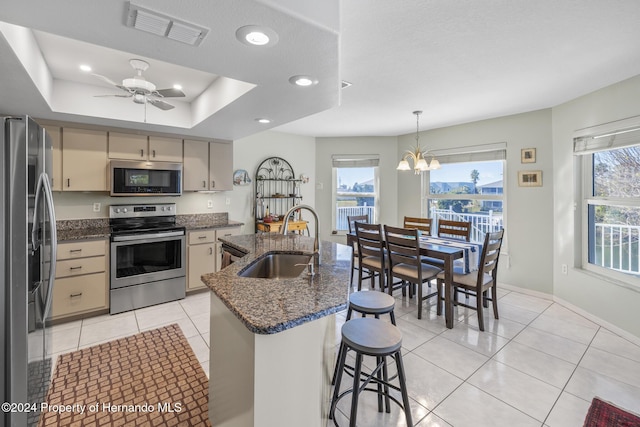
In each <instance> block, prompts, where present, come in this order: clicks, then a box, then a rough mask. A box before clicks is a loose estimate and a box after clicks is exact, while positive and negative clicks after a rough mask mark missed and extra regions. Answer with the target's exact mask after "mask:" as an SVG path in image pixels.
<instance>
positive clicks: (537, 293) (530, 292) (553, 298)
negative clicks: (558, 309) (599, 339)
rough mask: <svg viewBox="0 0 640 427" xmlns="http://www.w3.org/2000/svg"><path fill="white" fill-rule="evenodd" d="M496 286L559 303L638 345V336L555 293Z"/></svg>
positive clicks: (503, 284)
mask: <svg viewBox="0 0 640 427" xmlns="http://www.w3.org/2000/svg"><path fill="white" fill-rule="evenodd" d="M498 287H501V288H504V289H507V290H510V291H514V292H519V293H521V294H525V295H530V296H534V297H538V298H541V299H545V300H548V301H553V302H556V303H558V304H560V305H561V306H563V307H564V308H566V309H568V310H571V311H573V312H575V313H577V314H579V315H580V316H582V317H584V318H586V319H588V320H590V321H592V322H594V323H597V324H598V325H600V326H602V327H603V328H605V329H608V330H609V331H611V332H613V333H614V334H616V335H620V336H621V337H622V338H624V339H626V340H628V341H630V342H632V343H633V344H635V345H637V346H640V337H637V336H635V335H633V334H632V333H630V332H628V331H625V330H624V329H622V328H620V327H619V326H616V325H614V324H612V323H609V322H607V321H606V320H602V319H601V318H599V317H598V316H595V315H593V314H591V313H589V312H588V311H585V310H584V309H582V308H580V307H577V306H575V305H573V304H571V303H570V302H568V301H565V300H563V299H562V298H560V297H557V296H555V295H551V294H547V293H545V292H540V291H533V290H531V289H525V288H520V287H518V286H513V285H509V284H507V283H501V282H498Z"/></svg>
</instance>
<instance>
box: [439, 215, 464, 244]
mask: <svg viewBox="0 0 640 427" xmlns="http://www.w3.org/2000/svg"><path fill="white" fill-rule="evenodd" d="M438 236H440V237H453V238H455V239H464V240H466V241H467V242H470V241H471V222H470V221H450V220H447V219H441V220H439V221H438Z"/></svg>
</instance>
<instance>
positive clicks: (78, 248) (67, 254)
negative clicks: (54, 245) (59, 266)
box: [57, 240, 107, 261]
mask: <svg viewBox="0 0 640 427" xmlns="http://www.w3.org/2000/svg"><path fill="white" fill-rule="evenodd" d="M106 248H107V245H106V243H105V241H104V240H90V241H83V242H69V243H60V244H59V245H58V257H57V259H58V261H59V260H62V259H71V258H84V257H89V256H99V255H105V254H106Z"/></svg>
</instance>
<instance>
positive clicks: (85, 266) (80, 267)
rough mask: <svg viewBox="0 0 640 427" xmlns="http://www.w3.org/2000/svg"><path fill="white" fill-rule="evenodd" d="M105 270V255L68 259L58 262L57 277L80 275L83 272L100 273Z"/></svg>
mask: <svg viewBox="0 0 640 427" xmlns="http://www.w3.org/2000/svg"><path fill="white" fill-rule="evenodd" d="M105 270H106V258H105V257H104V256H95V257H90V258H78V259H67V260H63V261H58V262H57V264H56V277H68V276H79V275H81V274H91V273H100V272H102V271H105Z"/></svg>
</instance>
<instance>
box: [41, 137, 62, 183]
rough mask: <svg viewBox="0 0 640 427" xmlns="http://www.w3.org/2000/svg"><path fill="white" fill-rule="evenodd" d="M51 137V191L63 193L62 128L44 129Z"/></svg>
mask: <svg viewBox="0 0 640 427" xmlns="http://www.w3.org/2000/svg"><path fill="white" fill-rule="evenodd" d="M44 128H45V130H46V131H47V133H48V134H49V136H50V137H51V145H52V147H51V148H52V159H53V175H52V176H51V189H52V190H53V191H62V128H61V127H60V126H45V127H44Z"/></svg>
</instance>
